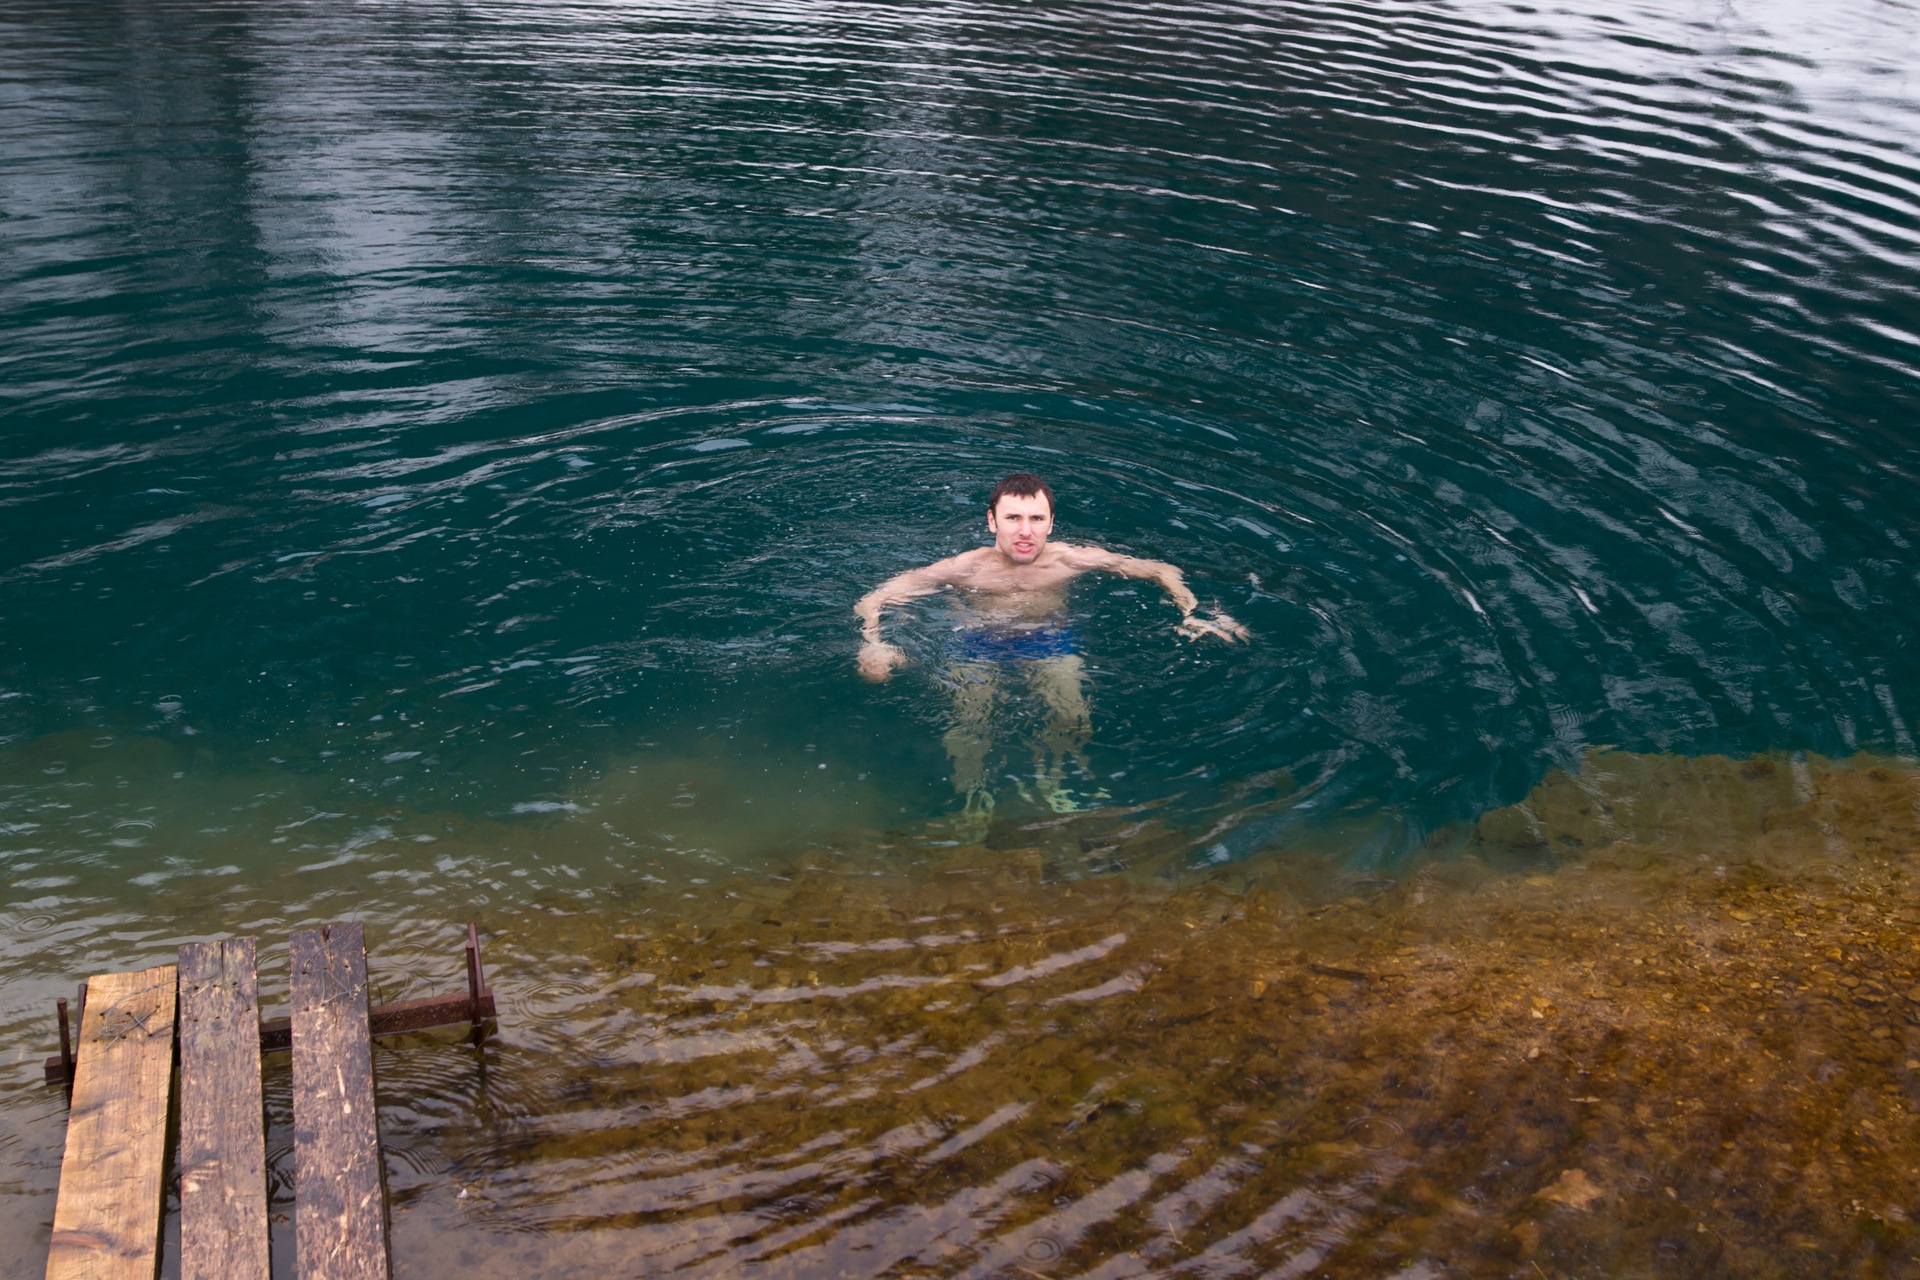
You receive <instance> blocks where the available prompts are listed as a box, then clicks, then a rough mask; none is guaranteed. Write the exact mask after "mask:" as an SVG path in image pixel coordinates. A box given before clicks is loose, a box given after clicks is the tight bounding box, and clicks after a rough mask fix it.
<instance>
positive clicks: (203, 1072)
mask: <svg viewBox="0 0 1920 1280" xmlns="http://www.w3.org/2000/svg"><path fill="white" fill-rule="evenodd" d="M174 1158H175V1161H176V1164H177V1166H178V1168H179V1170H180V1280H267V1276H268V1264H267V1144H266V1110H265V1107H264V1105H263V1103H262V1101H261V1096H260V985H259V979H258V977H257V975H256V973H255V971H254V944H253V939H252V938H228V939H227V940H225V941H224V942H191V943H188V944H187V945H186V946H184V947H181V948H180V1139H179V1143H178V1145H177V1147H176V1154H175V1157H174Z"/></svg>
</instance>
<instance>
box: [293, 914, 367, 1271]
mask: <svg viewBox="0 0 1920 1280" xmlns="http://www.w3.org/2000/svg"><path fill="white" fill-rule="evenodd" d="M288 956H289V959H290V961H291V964H292V970H293V991H292V994H293V1159H294V1215H293V1241H294V1260H295V1262H296V1264H297V1265H298V1267H299V1270H300V1274H301V1275H302V1276H306V1277H313V1278H314V1280H387V1277H388V1276H389V1274H390V1267H389V1260H388V1253H387V1189H386V1170H385V1167H384V1165H383V1162H382V1160H381V1157H380V1129H379V1126H378V1124H377V1123H376V1117H375V1115H374V1109H373V1041H372V1039H371V1037H370V1036H369V1035H368V1031H367V950H366V939H365V936H364V935H363V934H362V932H361V929H360V926H359V925H357V924H335V925H328V926H326V927H324V928H321V929H308V930H303V931H301V932H300V933H296V934H294V935H293V939H292V941H291V942H290V943H289V944H288Z"/></svg>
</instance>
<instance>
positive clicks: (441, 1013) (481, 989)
mask: <svg viewBox="0 0 1920 1280" xmlns="http://www.w3.org/2000/svg"><path fill="white" fill-rule="evenodd" d="M466 951H467V957H466V958H467V991H466V994H464V995H454V996H427V997H425V998H424V999H420V1000H397V1001H395V1002H394V1003H392V1004H383V1005H376V1006H374V1007H373V1008H371V1009H369V1010H367V1030H368V1033H369V1034H371V1035H376V1036H391V1035H399V1034H400V1033H402V1032H406V1031H425V1030H427V1029H429V1028H431V1027H451V1026H456V1025H458V1024H460V1023H462V1022H468V1023H472V1024H473V1029H474V1033H475V1035H479V1036H484V1035H485V1034H486V1024H487V1023H489V1022H491V1021H493V1020H495V1019H496V1018H498V1017H499V1016H500V1014H499V1009H498V1007H497V1006H496V1005H495V1003H494V999H493V992H492V991H491V990H489V989H488V988H487V971H486V969H485V967H484V966H483V964H482V962H481V959H480V934H479V930H477V929H476V928H474V926H473V925H471V924H469V925H468V926H467V947H466ZM86 1004H87V984H86V983H84V982H83V983H81V984H80V1014H81V1016H83V1017H84V1016H85V1013H86ZM56 1007H57V1008H58V1010H59V1013H60V1053H59V1055H57V1056H55V1057H52V1058H48V1059H47V1060H46V1076H47V1083H48V1084H71V1083H72V1082H73V1054H72V1050H71V1048H70V1045H69V1041H68V1031H67V1016H68V1015H67V1002H66V1001H65V1000H60V1001H57V1002H56ZM292 1047H293V1020H292V1019H291V1018H269V1019H266V1020H265V1021H263V1022H261V1024H260V1052H262V1053H285V1052H286V1051H287V1050H289V1049H291V1048H292Z"/></svg>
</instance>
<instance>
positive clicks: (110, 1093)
mask: <svg viewBox="0 0 1920 1280" xmlns="http://www.w3.org/2000/svg"><path fill="white" fill-rule="evenodd" d="M174 992H175V972H174V967H173V966H172V965H162V966H161V967H159V968H156V969H147V970H145V971H143V972H140V973H108V974H102V975H101V976H99V977H97V978H94V979H92V980H91V981H89V982H88V983H87V1005H86V1009H85V1010H84V1011H83V1012H82V1014H81V1016H80V1045H79V1049H78V1051H77V1053H76V1055H75V1056H76V1059H77V1062H76V1074H75V1076H74V1081H73V1106H72V1110H71V1111H70V1112H69V1113H68V1115H67V1150H66V1155H65V1157H64V1158H63V1159H62V1161H61V1164H60V1195H59V1198H58V1200H56V1201H55V1203H54V1209H53V1244H52V1247H51V1248H50V1249H49V1250H48V1252H47V1280H79V1278H80V1277H86V1280H109V1278H111V1280H119V1278H120V1277H126V1278H127V1280H133V1278H134V1277H138V1278H139V1280H153V1276H154V1273H155V1272H156V1271H157V1270H158V1269H159V1247H160V1210H161V1187H162V1184H163V1178H162V1174H163V1173H164V1172H165V1164H166V1156H167V1107H168V1104H169V1102H170V1101H171V1099H172V1092H173V1027H174V1003H175V1001H174Z"/></svg>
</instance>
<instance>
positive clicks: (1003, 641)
mask: <svg viewBox="0 0 1920 1280" xmlns="http://www.w3.org/2000/svg"><path fill="white" fill-rule="evenodd" d="M955 639H956V641H957V643H956V645H955V650H956V653H957V655H958V656H959V657H960V658H961V659H962V660H963V661H966V662H1032V661H1035V660H1036V659H1039V658H1064V657H1066V656H1068V655H1069V654H1073V653H1078V652H1079V647H1078V646H1077V645H1076V644H1075V643H1074V638H1073V628H1072V627H1062V626H1052V625H1049V626H1041V627H1016V626H998V627H962V628H960V630H959V631H958V632H957V633H956V635H955Z"/></svg>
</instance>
